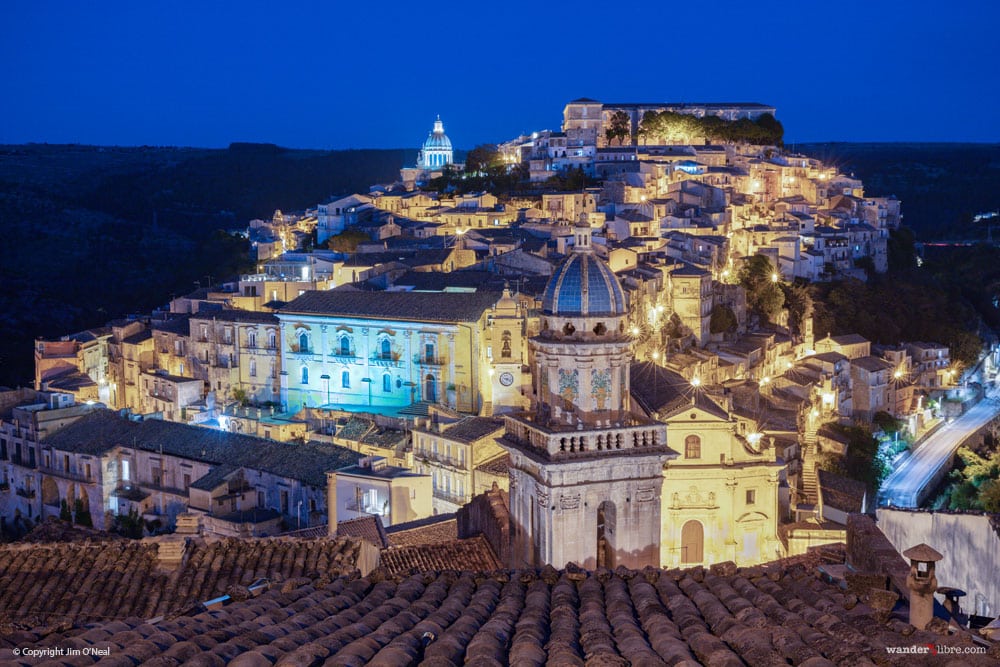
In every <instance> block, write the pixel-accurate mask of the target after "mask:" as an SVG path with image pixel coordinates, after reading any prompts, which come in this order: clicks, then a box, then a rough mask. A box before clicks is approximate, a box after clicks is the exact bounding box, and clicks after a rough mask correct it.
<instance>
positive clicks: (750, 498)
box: [747, 489, 757, 505]
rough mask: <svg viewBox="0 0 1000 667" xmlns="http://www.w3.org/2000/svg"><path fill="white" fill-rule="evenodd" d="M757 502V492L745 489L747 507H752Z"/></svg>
mask: <svg viewBox="0 0 1000 667" xmlns="http://www.w3.org/2000/svg"><path fill="white" fill-rule="evenodd" d="M756 502H757V490H756V489H747V505H753V504H754V503H756Z"/></svg>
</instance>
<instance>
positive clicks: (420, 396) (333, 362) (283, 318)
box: [276, 290, 517, 413]
mask: <svg viewBox="0 0 1000 667" xmlns="http://www.w3.org/2000/svg"><path fill="white" fill-rule="evenodd" d="M499 298H500V295H499V294H497V293H496V292H473V293H448V292H440V293H427V292H413V293H410V292H378V293H374V292H359V291H340V290H333V291H327V292H318V291H317V292H306V293H305V294H303V295H302V296H300V297H299V298H297V299H295V300H294V301H293V302H291V303H290V304H288V305H287V306H286V307H284V308H283V309H282V310H281V311H280V312H279V313H277V315H276V316H277V318H278V320H279V321H280V322H281V325H280V326H281V332H280V336H279V338H280V340H281V350H280V355H281V359H280V367H281V368H282V369H283V373H282V375H281V403H282V404H283V405H284V406H286V407H287V408H288V409H290V410H291V411H293V412H295V411H298V410H299V409H301V408H303V407H319V406H337V407H339V406H356V407H362V406H363V407H367V408H370V409H382V410H385V409H388V410H392V409H398V408H402V407H405V406H408V405H410V404H412V403H414V402H416V401H427V402H429V403H442V404H445V405H447V406H449V407H451V408H452V409H457V410H460V411H462V412H469V413H478V412H479V411H480V410H482V408H483V406H484V405H485V404H488V403H492V402H493V397H492V388H493V383H490V382H484V380H485V379H486V378H487V377H489V376H490V374H489V370H490V368H491V367H490V364H489V363H488V360H487V356H486V354H485V353H486V350H485V348H484V346H483V344H482V332H483V330H484V329H485V328H486V327H487V320H488V318H489V317H490V314H491V313H492V308H493V306H494V305H495V304H496V303H497V301H498V299H499ZM492 377H493V378H494V380H493V382H499V381H500V380H501V379H503V377H504V376H503V372H501V373H499V374H498V373H497V372H496V371H495V370H494V373H493V375H492ZM516 380H517V378H515V381H516Z"/></svg>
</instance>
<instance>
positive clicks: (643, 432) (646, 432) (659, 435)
mask: <svg viewBox="0 0 1000 667" xmlns="http://www.w3.org/2000/svg"><path fill="white" fill-rule="evenodd" d="M506 438H507V439H508V440H512V441H514V442H516V443H518V444H520V445H522V446H524V445H526V446H529V447H531V448H532V449H535V450H538V451H539V452H542V453H544V454H545V455H546V456H547V457H548V458H573V457H582V456H601V455H602V454H605V453H607V454H611V453H612V452H618V453H629V452H632V451H633V450H646V449H649V448H665V447H666V444H667V432H666V427H665V426H664V425H663V424H655V423H646V424H639V425H634V426H624V427H608V428H591V429H580V430H569V429H566V430H550V429H547V428H545V427H543V426H541V425H539V424H533V423H529V422H525V421H522V420H521V419H518V418H508V420H507V435H506Z"/></svg>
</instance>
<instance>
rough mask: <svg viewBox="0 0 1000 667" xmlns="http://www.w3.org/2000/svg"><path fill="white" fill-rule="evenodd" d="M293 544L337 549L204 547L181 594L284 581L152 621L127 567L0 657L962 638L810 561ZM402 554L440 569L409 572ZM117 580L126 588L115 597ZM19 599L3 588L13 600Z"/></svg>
mask: <svg viewBox="0 0 1000 667" xmlns="http://www.w3.org/2000/svg"><path fill="white" fill-rule="evenodd" d="M481 541H482V538H479V542H481ZM304 542H311V543H312V544H313V545H319V544H323V543H324V542H326V543H327V544H329V545H330V547H329V548H331V549H332V548H333V547H334V545H338V544H342V543H341V542H339V541H338V542H327V541H323V540H316V541H302V540H298V541H292V542H291V543H290V544H288V545H287V546H284V548H285V549H297V550H296V551H295V552H293V553H289V554H287V557H285V556H286V555H285V554H283V553H282V554H278V553H271V552H270V551H267V550H265V551H262V552H261V553H260V554H259V555H257V554H255V548H254V546H253V545H247V546H246V547H241V545H240V544H239V543H237V542H228V543H227V544H226V545H225V548H227V549H230V550H236V554H235V555H230V554H227V552H226V551H223V550H221V549H220V550H219V551H217V552H215V553H213V554H201V555H200V557H199V558H198V563H199V564H200V566H201V567H202V568H204V569H203V570H198V569H197V568H192V569H191V572H192V574H193V573H194V572H196V571H205V572H209V573H210V576H209V578H208V579H206V580H204V583H203V585H199V584H200V583H201V582H202V580H201V579H200V578H180V579H178V580H177V582H176V583H177V585H178V588H181V589H183V590H184V591H185V592H184V595H183V597H185V598H186V599H195V600H201V599H205V598H206V597H207V595H206V592H207V591H210V590H214V591H216V592H222V591H225V590H229V587H228V586H227V587H226V588H222V587H221V586H222V582H226V581H228V578H227V576H226V575H227V574H228V573H232V574H235V573H237V572H242V575H240V576H238V577H234V581H235V582H237V583H240V584H242V582H244V581H252V577H254V576H257V574H258V573H260V572H266V571H268V570H270V569H271V568H269V567H266V566H263V563H264V562H265V560H264V559H265V558H266V559H267V560H266V562H267V563H270V564H271V565H272V566H274V565H277V564H279V563H280V569H283V570H284V571H285V572H288V574H287V575H285V579H284V581H283V582H282V583H277V584H273V585H271V586H270V587H269V589H267V590H265V591H263V592H261V593H260V594H259V595H257V596H256V597H255V596H254V594H253V593H249V592H248V591H247V589H246V588H245V584H243V586H244V588H240V587H238V586H234V587H232V588H233V592H234V594H235V596H234V597H233V598H232V599H233V602H232V603H231V604H224V605H221V606H219V607H218V608H214V609H213V610H211V611H200V612H199V611H198V609H197V608H195V609H193V610H192V613H191V614H190V615H181V616H173V617H167V618H164V619H162V620H156V621H153V622H146V621H143V620H142V619H143V618H150V617H151V616H152V614H151V613H150V612H149V609H150V607H149V604H148V600H149V598H148V596H147V595H146V594H145V587H144V586H136V584H137V582H139V581H142V580H141V579H138V578H137V574H138V572H137V571H136V570H135V568H132V567H130V566H127V565H126V567H125V568H124V569H123V570H122V572H121V573H120V574H119V575H118V576H116V577H114V578H109V579H108V582H109V583H108V584H107V585H108V587H109V588H110V589H112V590H113V591H115V592H116V594H115V595H114V596H113V597H112V596H108V595H105V596H104V597H103V598H101V599H102V600H107V601H110V602H112V605H111V606H106V608H104V607H102V609H103V611H105V612H106V614H105V616H106V617H107V618H104V619H95V620H96V622H95V623H94V624H92V625H88V626H86V627H78V626H74V625H55V624H53V623H51V622H50V623H49V624H47V625H44V626H43V625H42V624H39V625H38V626H34V627H30V628H25V629H23V630H22V631H20V632H18V633H16V635H10V636H11V638H12V639H11V640H10V641H8V642H5V643H4V644H3V645H2V646H3V648H0V660H9V659H11V658H13V657H14V656H13V653H12V648H13V647H15V646H31V647H33V648H44V647H61V646H63V647H64V646H73V647H74V648H77V649H83V648H89V647H101V648H105V647H112V650H113V651H114V652H115V655H116V656H117V657H118V659H119V660H123V661H128V662H129V664H139V663H141V662H145V661H147V660H151V659H153V658H158V659H159V660H160V661H161V662H162V663H163V664H166V662H165V661H169V663H170V664H180V663H189V664H202V665H216V664H217V665H223V664H226V663H230V662H232V661H234V660H235V659H236V658H237V656H238V657H239V663H240V664H241V665H265V664H267V665H270V664H274V663H276V662H278V661H280V662H281V664H289V665H291V664H322V662H323V661H329V662H330V664H343V665H415V664H421V663H422V664H428V665H461V664H475V665H506V664H516V665H524V664H535V665H540V664H545V663H548V664H552V665H583V664H589V665H626V664H632V665H666V664H672V665H682V664H683V665H696V664H701V665H761V666H772V665H788V664H794V665H803V666H805V667H821V666H831V665H845V666H846V665H851V666H854V665H872V664H875V663H873V662H872V660H873V659H874V660H877V661H878V664H881V665H906V666H910V665H917V666H920V665H928V666H929V665H936V664H944V663H943V662H942V661H941V659H940V657H939V656H922V655H911V654H906V655H899V656H896V655H893V654H890V653H888V652H887V651H886V647H887V646H892V647H901V646H914V645H916V646H924V645H927V644H935V645H939V646H940V645H949V646H962V645H967V644H963V643H962V642H963V641H967V640H963V639H962V638H961V637H960V636H947V635H939V634H936V633H932V632H928V631H924V630H914V629H913V627H912V626H909V625H908V624H907V623H905V622H904V621H903V620H901V617H900V615H899V614H898V613H897V614H896V615H894V616H892V617H890V618H889V620H888V621H887V622H880V621H878V620H876V612H875V610H873V609H872V608H871V607H870V606H868V604H867V603H866V602H864V601H859V600H858V596H856V595H854V594H853V593H851V592H848V591H844V590H842V589H841V588H840V587H839V586H837V585H836V584H832V583H828V582H827V581H826V580H825V579H824V578H823V576H822V575H821V573H820V572H819V571H818V565H820V561H819V558H818V557H817V556H816V555H814V554H810V555H808V556H805V557H800V558H795V559H787V560H785V561H779V562H776V563H771V564H768V565H765V566H759V567H751V568H741V569H738V568H736V567H735V566H734V565H732V564H731V563H723V564H720V565H716V566H713V567H711V568H701V567H697V568H691V569H686V570H661V569H657V568H647V569H645V570H640V571H634V570H626V569H624V568H619V569H617V570H615V571H610V570H606V569H601V570H598V571H596V572H587V571H583V570H580V569H578V568H572V567H571V568H569V569H567V570H563V571H558V570H555V569H553V568H551V567H546V568H544V569H542V570H526V571H518V570H513V571H512V570H503V569H490V570H486V571H479V572H472V571H459V570H457V569H456V568H455V567H454V566H451V565H450V563H452V562H454V561H452V560H450V558H451V554H458V555H460V556H461V557H462V559H461V561H459V562H462V561H464V560H467V557H468V556H470V555H472V554H471V553H465V552H475V551H476V550H477V549H478V550H479V551H483V550H482V549H479V547H480V546H482V545H481V544H478V543H477V541H476V540H466V541H459V542H455V543H451V544H447V545H442V546H440V547H439V548H436V549H434V550H429V551H421V552H416V551H413V550H404V549H400V550H396V551H395V553H393V550H389V551H387V552H384V553H383V557H384V558H385V557H386V554H392V555H390V556H388V560H387V561H385V564H384V566H383V567H381V568H379V569H378V570H376V571H375V572H374V573H372V574H371V575H369V576H367V577H360V578H358V577H357V576H356V575H353V576H340V577H330V576H327V575H326V574H317V568H318V565H319V560H317V559H315V558H314V557H313V551H312V550H315V547H309V546H305V544H303V543H304ZM311 549H312V550H311ZM459 552H462V553H459ZM224 554H227V557H226V558H223V555H224ZM480 555H482V556H483V558H484V559H486V556H485V553H481V554H480ZM208 556H211V557H212V558H215V559H217V562H219V563H232V565H231V566H230V567H229V568H228V569H226V571H225V572H224V573H223V572H216V571H214V570H213V569H211V568H208V567H207V566H208V564H209V563H211V562H212V558H208ZM279 556H280V557H279ZM409 556H413V557H414V558H416V559H421V560H431V561H434V562H435V564H436V565H439V566H443V567H434V566H432V568H433V569H430V568H421V567H420V563H419V562H417V561H414V562H413V563H412V565H411V563H410V561H408V560H407V558H408V557H409ZM247 559H252V562H253V564H248V561H247ZM397 561H399V562H397ZM285 565H288V566H289V567H287V568H284V566H285ZM414 568H417V570H416V571H413V569H414ZM411 572H412V573H411ZM192 579H194V580H192ZM90 581H91V582H92V584H94V583H96V584H99V585H100V584H103V581H102V580H100V579H95V578H90ZM123 583H124V584H126V585H128V586H130V588H129V589H128V590H135V591H137V592H138V593H139V595H138V596H136V597H130V596H128V595H118V594H117V592H118V591H120V590H122V585H123ZM68 590H72V591H75V588H74V587H72V586H71V587H69V588H68ZM33 591H34V589H33ZM35 592H36V593H37V591H35ZM170 592H171V593H173V592H175V591H170ZM25 593H26V592H22V590H21V589H20V588H17V587H8V588H6V589H5V594H6V595H12V596H16V597H17V598H19V599H23V598H25V597H26V596H25ZM192 593H193V598H192V597H191V595H192ZM64 597H65V596H60V599H63V598H64ZM29 599H30V598H29ZM159 599H160V600H164V601H172V600H174V598H173V597H172V596H171V595H164V596H162V597H160V598H159ZM72 600H74V601H80V600H86V598H83V597H78V596H74V597H73V598H72ZM77 603H78V602H77ZM167 606H169V605H167ZM153 608H154V610H156V611H159V610H160V606H158V605H153ZM54 618H55V617H52V619H53V620H54ZM109 619H119V620H109ZM959 650H960V649H959ZM960 662H961V663H962V664H963V665H969V666H971V667H979V666H981V665H982V666H985V665H995V664H996V657H995V656H992V655H990V656H983V655H962V657H961V660H960ZM74 664H75V663H74ZM954 664H958V662H955V663H954Z"/></svg>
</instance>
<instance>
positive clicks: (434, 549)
mask: <svg viewBox="0 0 1000 667" xmlns="http://www.w3.org/2000/svg"><path fill="white" fill-rule="evenodd" d="M500 566H501V563H500V561H499V560H497V557H496V555H495V554H494V553H493V549H491V548H490V545H489V543H488V542H487V541H486V538H484V537H482V536H481V535H480V536H476V537H472V538H469V539H467V540H451V541H450V542H440V543H437V544H423V545H418V546H411V547H397V548H392V549H383V550H382V553H381V554H380V555H379V567H381V568H383V569H384V571H385V572H387V573H389V574H394V575H396V574H410V573H412V572H427V571H438V570H465V571H470V572H489V571H492V570H496V569H498V568H499V567H500Z"/></svg>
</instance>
